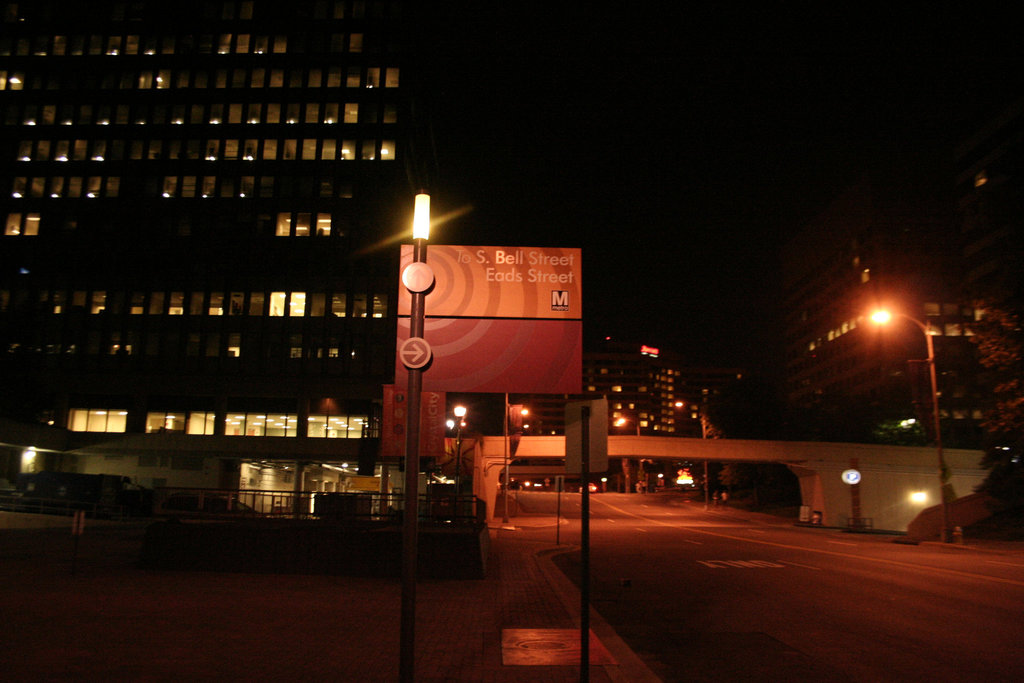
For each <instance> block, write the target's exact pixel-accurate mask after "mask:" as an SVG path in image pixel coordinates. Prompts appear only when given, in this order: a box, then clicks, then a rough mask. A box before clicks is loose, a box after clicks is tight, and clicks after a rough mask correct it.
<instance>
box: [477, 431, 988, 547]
mask: <svg viewBox="0 0 1024 683" xmlns="http://www.w3.org/2000/svg"><path fill="white" fill-rule="evenodd" d="M505 441H506V440H505V439H504V438H503V437H500V436H498V437H483V439H482V440H481V441H480V442H478V443H477V445H476V451H477V453H476V454H477V458H476V464H475V469H476V477H475V478H474V481H475V486H474V488H475V491H474V492H475V493H476V495H477V496H478V497H480V498H482V499H483V500H485V501H486V502H487V505H488V508H487V509H488V510H490V511H492V513H491V514H492V515H493V514H494V512H495V505H494V504H495V498H496V495H497V492H498V489H499V484H500V481H501V480H500V475H501V472H502V470H503V466H504V462H505V453H506V443H505ZM944 454H945V460H946V463H947V465H948V466H949V468H950V469H951V470H952V484H953V488H954V490H955V491H956V494H957V495H958V496H965V495H968V494H971V493H973V492H974V489H975V487H977V485H978V484H980V483H981V482H982V481H983V480H984V478H985V475H986V474H987V471H986V470H983V469H982V468H981V464H980V463H981V458H982V452H981V451H975V450H959V449H946V450H945V451H944ZM564 456H565V437H562V436H524V437H522V439H521V440H520V442H519V447H518V449H517V451H516V457H519V458H555V457H564ZM608 456H609V457H610V458H629V459H634V460H638V459H641V458H643V459H650V460H656V461H657V460H669V461H678V460H686V461H691V462H701V461H704V460H709V461H717V462H774V463H781V464H783V465H786V466H787V467H788V468H789V469H790V470H791V471H792V472H793V473H794V474H795V475H796V476H797V478H798V479H799V481H800V494H801V497H802V502H803V505H805V506H807V508H808V509H809V510H810V511H813V512H817V513H820V515H821V521H822V524H824V525H826V526H842V527H845V526H851V525H854V524H856V523H857V520H870V523H871V525H872V526H873V528H875V529H884V530H891V531H906V529H907V526H908V525H909V524H910V522H911V521H913V520H914V519H915V518H916V517H917V516H918V515H919V514H920V513H921V512H922V511H923V510H925V509H926V508H929V507H932V506H935V505H937V504H938V503H940V502H941V496H940V487H939V483H940V482H939V476H938V457H937V454H936V450H935V448H934V447H917V446H886V445H879V444H854V443H824V442H805V441H750V440H738V439H737V440H733V439H692V438H683V437H665V436H609V437H608ZM544 469H545V470H546V471H545V472H543V473H542V474H546V475H552V474H555V473H556V472H555V470H552V469H551V468H550V467H547V468H544ZM850 469H854V470H857V471H858V472H859V473H860V475H861V478H860V483H858V484H855V485H850V484H847V483H845V482H844V480H843V477H842V474H843V472H844V471H846V470H850ZM548 470H550V471H548ZM558 473H564V470H563V471H559V472H558ZM858 499H859V501H858ZM497 512H498V513H499V515H500V513H501V511H497Z"/></svg>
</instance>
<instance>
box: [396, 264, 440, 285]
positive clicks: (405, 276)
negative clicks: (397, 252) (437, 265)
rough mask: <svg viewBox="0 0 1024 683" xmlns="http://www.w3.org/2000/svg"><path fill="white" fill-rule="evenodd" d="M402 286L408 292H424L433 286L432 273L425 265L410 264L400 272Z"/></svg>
mask: <svg viewBox="0 0 1024 683" xmlns="http://www.w3.org/2000/svg"><path fill="white" fill-rule="evenodd" d="M402 284H403V285H405V288H406V289H408V290H409V291H410V292H425V291H427V290H428V289H430V287H431V285H433V284H434V271H433V270H431V268H430V266H428V265H427V264H426V263H410V264H409V265H407V266H406V267H405V270H403V271H402Z"/></svg>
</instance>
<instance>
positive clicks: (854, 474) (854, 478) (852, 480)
mask: <svg viewBox="0 0 1024 683" xmlns="http://www.w3.org/2000/svg"><path fill="white" fill-rule="evenodd" d="M843 481H844V482H846V483H847V484H850V485H853V484H859V483H860V472H858V471H857V470H843Z"/></svg>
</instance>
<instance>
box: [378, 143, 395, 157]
mask: <svg viewBox="0 0 1024 683" xmlns="http://www.w3.org/2000/svg"><path fill="white" fill-rule="evenodd" d="M380 158H381V160H382V161H391V160H392V159H394V158H395V141H394V140H384V141H383V142H381V143H380Z"/></svg>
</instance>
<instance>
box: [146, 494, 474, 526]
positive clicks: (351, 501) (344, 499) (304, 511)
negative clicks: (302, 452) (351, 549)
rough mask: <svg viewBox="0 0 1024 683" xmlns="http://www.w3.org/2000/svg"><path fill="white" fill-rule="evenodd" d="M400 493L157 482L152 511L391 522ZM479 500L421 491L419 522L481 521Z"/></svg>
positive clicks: (397, 514)
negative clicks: (165, 484)
mask: <svg viewBox="0 0 1024 683" xmlns="http://www.w3.org/2000/svg"><path fill="white" fill-rule="evenodd" d="M404 507H405V502H404V497H403V496H402V495H401V494H387V493H376V492H354V493H323V492H315V491H299V492H296V491H257V490H232V489H197V488H159V489H156V491H155V493H154V496H153V514H154V515H156V516H159V517H178V518H204V519H239V518H241V519H313V520H323V521H341V522H370V523H392V522H398V521H399V520H401V518H402V514H403V510H404ZM484 507H485V506H484V503H483V501H481V500H479V499H478V498H476V497H474V496H455V495H437V494H424V495H421V496H420V497H419V511H418V513H419V518H420V520H421V521H422V522H423V523H439V524H476V523H481V524H483V523H486V511H485V509H484Z"/></svg>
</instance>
